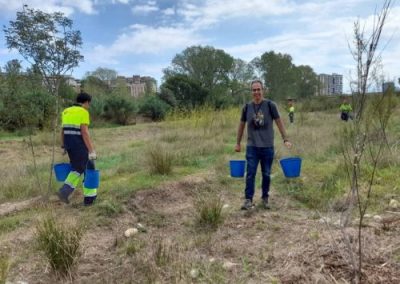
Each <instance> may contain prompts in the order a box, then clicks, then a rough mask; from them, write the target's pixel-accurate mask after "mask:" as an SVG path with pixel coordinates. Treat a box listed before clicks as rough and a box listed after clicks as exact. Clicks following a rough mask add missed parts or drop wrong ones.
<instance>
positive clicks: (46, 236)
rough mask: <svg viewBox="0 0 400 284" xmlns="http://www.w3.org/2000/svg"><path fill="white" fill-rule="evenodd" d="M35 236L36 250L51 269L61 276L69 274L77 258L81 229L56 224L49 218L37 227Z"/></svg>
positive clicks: (53, 219)
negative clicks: (43, 255) (44, 258)
mask: <svg viewBox="0 0 400 284" xmlns="http://www.w3.org/2000/svg"><path fill="white" fill-rule="evenodd" d="M36 234H37V244H38V248H39V250H41V251H42V252H44V254H45V256H46V258H47V260H48V261H49V264H50V266H51V268H52V269H53V270H54V271H55V272H56V273H59V274H61V275H63V276H66V275H68V274H70V272H71V269H72V268H73V266H74V264H75V263H76V260H77V259H78V257H79V247H80V241H81V237H82V229H81V227H80V226H72V225H70V226H66V225H60V224H57V222H56V220H55V218H54V217H53V216H51V217H48V218H46V219H45V220H43V221H42V222H40V223H39V224H38V225H37V227H36Z"/></svg>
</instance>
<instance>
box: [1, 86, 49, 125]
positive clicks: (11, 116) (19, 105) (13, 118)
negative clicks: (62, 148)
mask: <svg viewBox="0 0 400 284" xmlns="http://www.w3.org/2000/svg"><path fill="white" fill-rule="evenodd" d="M2 104H3V108H2V109H0V123H1V125H2V127H3V128H5V129H7V130H11V131H15V130H17V129H21V128H26V127H29V128H36V127H38V128H39V129H43V128H48V127H50V126H51V121H52V118H54V115H55V110H54V104H55V98H54V97H52V96H50V95H49V94H47V93H44V92H36V93H31V92H26V93H19V94H14V95H13V96H7V97H3V102H2Z"/></svg>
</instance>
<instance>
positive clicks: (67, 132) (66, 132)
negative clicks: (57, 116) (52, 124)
mask: <svg viewBox="0 0 400 284" xmlns="http://www.w3.org/2000/svg"><path fill="white" fill-rule="evenodd" d="M64 134H69V135H82V134H81V132H80V131H75V130H64Z"/></svg>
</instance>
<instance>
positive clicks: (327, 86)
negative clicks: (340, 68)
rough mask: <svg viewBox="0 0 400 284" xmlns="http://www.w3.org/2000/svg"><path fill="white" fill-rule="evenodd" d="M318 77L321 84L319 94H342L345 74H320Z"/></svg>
mask: <svg viewBox="0 0 400 284" xmlns="http://www.w3.org/2000/svg"><path fill="white" fill-rule="evenodd" d="M318 79H319V82H320V86H319V88H318V92H317V95H320V96H331V95H341V94H342V93H343V75H340V74H336V73H333V74H332V75H329V74H319V75H318Z"/></svg>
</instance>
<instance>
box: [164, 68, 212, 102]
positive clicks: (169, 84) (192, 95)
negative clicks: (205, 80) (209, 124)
mask: <svg viewBox="0 0 400 284" xmlns="http://www.w3.org/2000/svg"><path fill="white" fill-rule="evenodd" d="M161 90H162V95H161V98H163V99H165V101H167V99H166V98H167V97H168V95H170V94H168V90H169V91H171V93H172V94H173V95H174V98H173V99H172V98H171V97H169V98H168V100H169V104H170V105H173V104H176V106H178V107H181V108H188V109H193V108H195V107H197V106H200V105H202V104H204V103H205V102H206V101H207V99H208V97H209V91H207V90H206V89H205V88H203V87H202V86H201V84H200V83H199V82H198V81H196V80H194V79H192V78H190V77H189V76H187V75H184V74H176V75H174V76H170V77H168V79H167V80H166V81H165V82H164V83H163V85H162V86H161Z"/></svg>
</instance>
